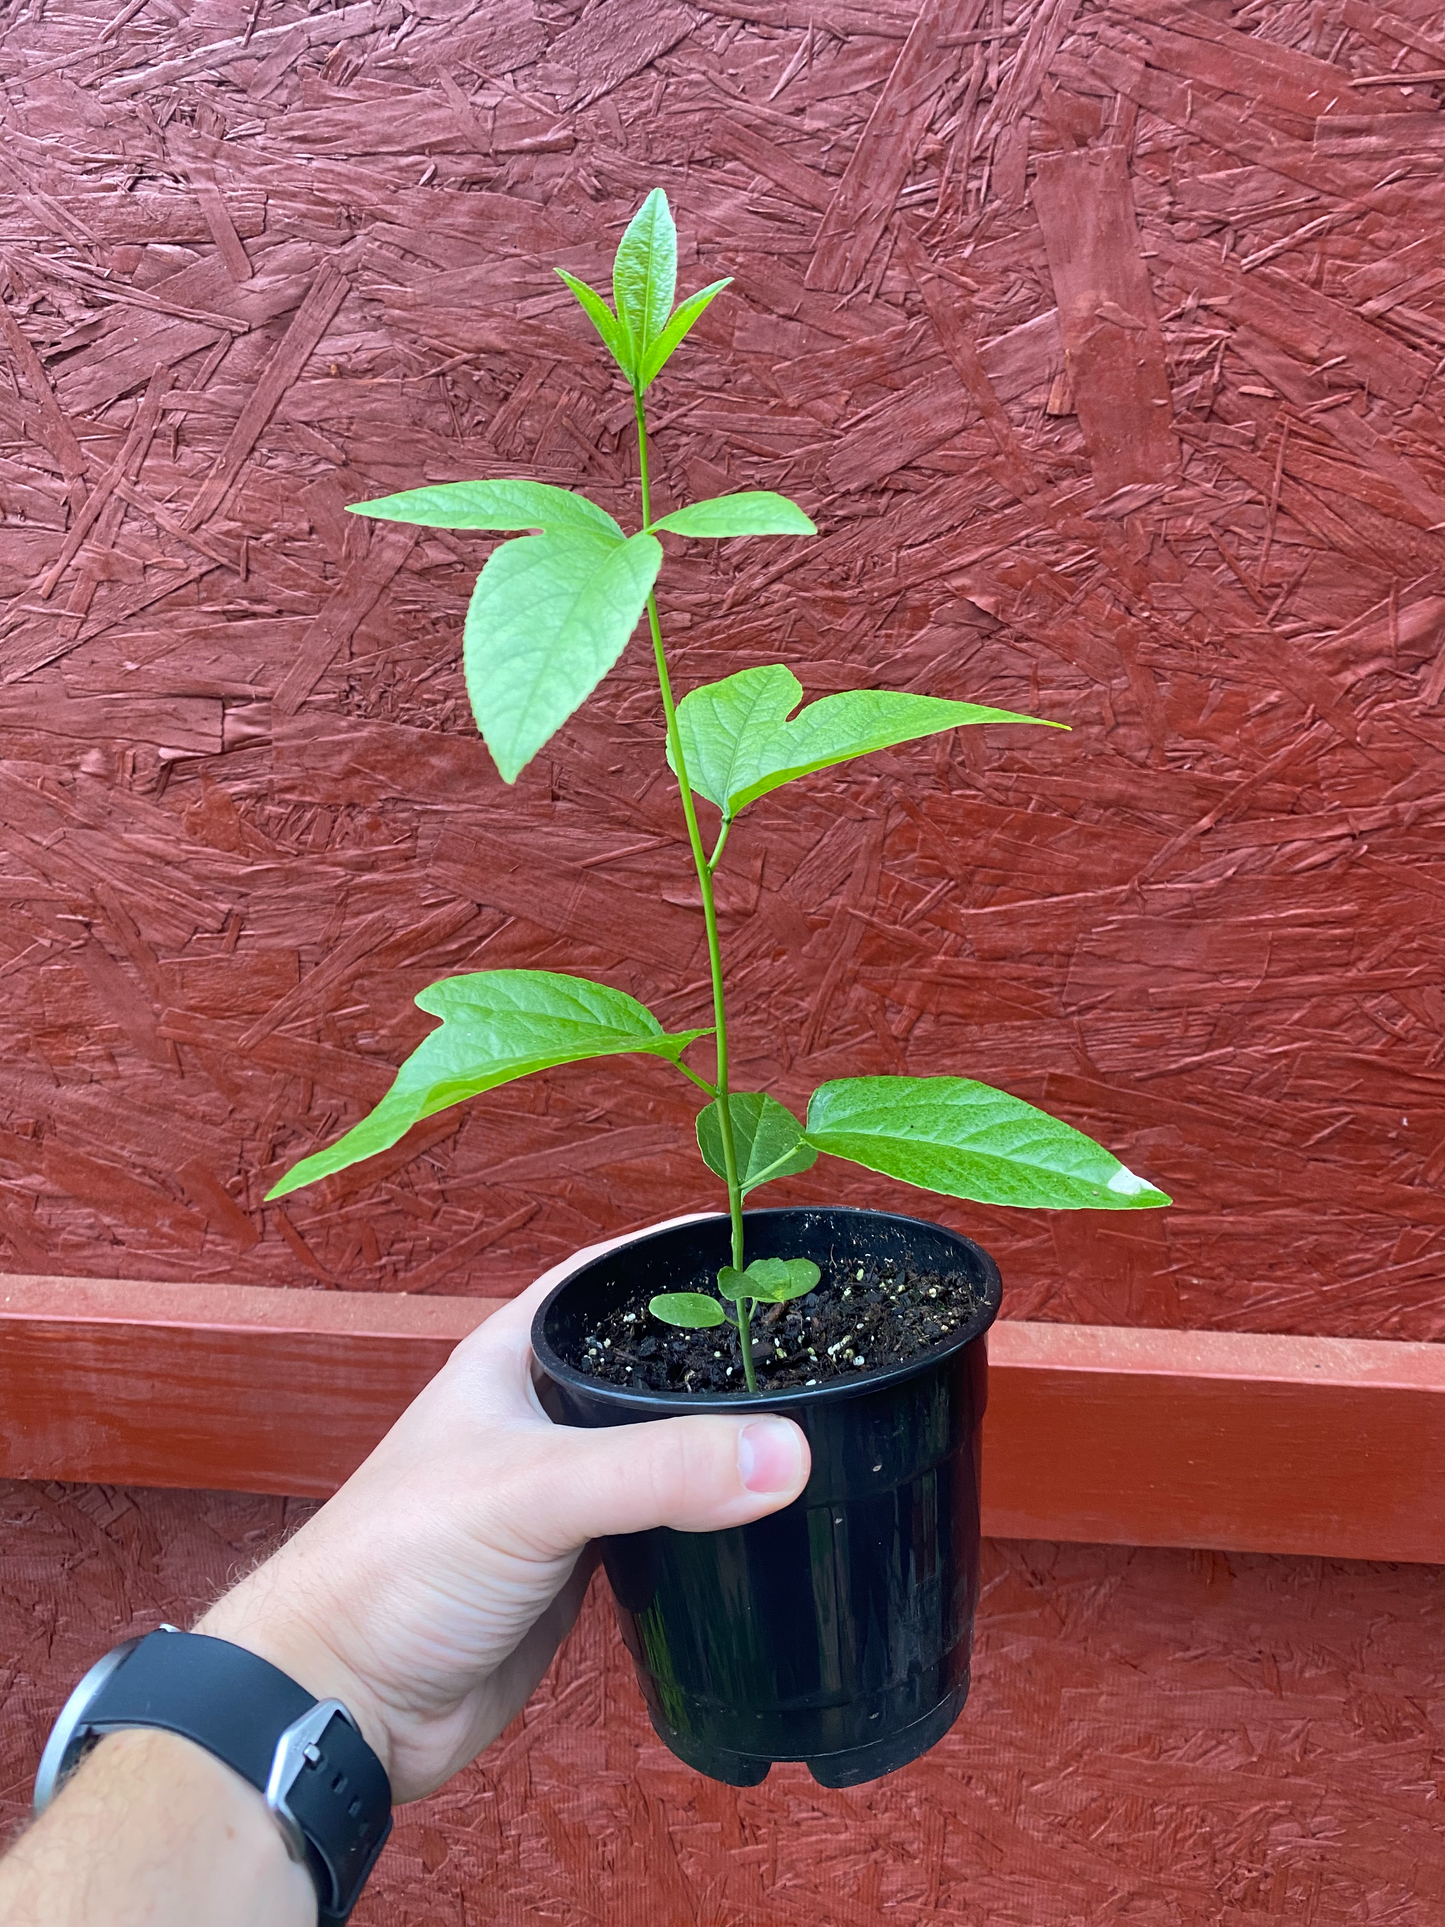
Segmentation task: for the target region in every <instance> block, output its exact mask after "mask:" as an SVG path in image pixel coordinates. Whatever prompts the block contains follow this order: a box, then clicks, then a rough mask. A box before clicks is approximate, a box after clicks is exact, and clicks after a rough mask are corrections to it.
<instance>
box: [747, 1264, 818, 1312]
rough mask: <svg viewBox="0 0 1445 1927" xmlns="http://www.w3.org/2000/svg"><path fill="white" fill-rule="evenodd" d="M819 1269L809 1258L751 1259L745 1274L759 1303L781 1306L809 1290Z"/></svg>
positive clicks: (814, 1282) (816, 1278)
mask: <svg viewBox="0 0 1445 1927" xmlns="http://www.w3.org/2000/svg"><path fill="white" fill-rule="evenodd" d="M822 1275H823V1274H822V1272H821V1271H819V1269H818V1267H817V1266H816V1265H815V1264H814V1263H813V1261H812V1259H811V1258H754V1259H753V1262H752V1263H751V1264H750V1265H749V1266H748V1269H747V1277H748V1280H749V1282H750V1283H751V1285H752V1295H753V1297H754V1298H756V1299H757V1301H758V1303H759V1304H763V1305H785V1304H786V1303H787V1302H788V1300H789V1299H790V1298H801V1297H803V1295H804V1294H805V1293H806V1292H810V1291H811V1290H812V1289H813V1287H814V1285H816V1284H817V1282H818V1280H819V1279H820V1278H821V1277H822Z"/></svg>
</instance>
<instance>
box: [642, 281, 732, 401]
mask: <svg viewBox="0 0 1445 1927" xmlns="http://www.w3.org/2000/svg"><path fill="white" fill-rule="evenodd" d="M731 285H732V276H731V275H728V276H727V277H726V278H725V279H724V280H722V281H714V282H713V283H712V285H711V286H710V287H706V288H699V289H698V291H697V293H696V294H690V295H689V296H688V297H687V299H686V301H680V302H679V303H678V305H677V307H676V309H675V310H674V312H673V316H672V319H671V320H670V321H669V322H668V324H667V326H666V327H665V328H664V329H663V331H662V333H661V334H660V335H659V336H658V337H657V339H656V341H654V342H653V344H652V346H651V347H650V348H649V349H648V351H647V353H646V354H645V355H644V356H643V359H642V386H643V387H644V388H650V387H651V386H652V384H653V382H655V381H656V380H657V377H658V376H659V375H660V374H661V373H662V370H663V369H664V368H665V367H666V366H667V364H668V362H669V361H671V359H672V356H673V351H674V350H675V349H676V348H678V347H679V346H680V345H681V344H682V342H683V341H684V340H685V339H686V337H687V336H688V335H690V334H691V333H692V327H693V323H694V322H695V321H696V320H697V318H698V316H699V315H700V314H701V313H702V311H703V309H704V308H705V307H706V306H707V305H708V303H709V302H710V301H711V300H712V299H713V297H714V296H715V295H719V294H721V293H722V291H723V289H724V288H727V287H730V286H731Z"/></svg>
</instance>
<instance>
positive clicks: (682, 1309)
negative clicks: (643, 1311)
mask: <svg viewBox="0 0 1445 1927" xmlns="http://www.w3.org/2000/svg"><path fill="white" fill-rule="evenodd" d="M647 1309H648V1310H649V1311H650V1312H651V1313H652V1315H653V1317H654V1318H660V1319H661V1320H662V1322H663V1324H664V1325H681V1326H682V1327H683V1329H684V1330H685V1331H694V1332H700V1331H709V1330H711V1328H712V1327H713V1326H714V1325H721V1324H724V1323H725V1322H726V1320H725V1317H724V1314H723V1308H722V1306H721V1305H720V1304H719V1303H718V1301H717V1300H716V1298H709V1297H708V1296H707V1294H706V1292H701V1291H664V1292H660V1293H659V1294H658V1296H657V1297H656V1298H649V1299H648V1301H647Z"/></svg>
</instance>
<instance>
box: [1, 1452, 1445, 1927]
mask: <svg viewBox="0 0 1445 1927" xmlns="http://www.w3.org/2000/svg"><path fill="white" fill-rule="evenodd" d="M303 1511H304V1508H302V1507H298V1506H297V1505H295V1504H294V1503H293V1504H290V1505H287V1504H285V1503H283V1502H282V1501H281V1500H270V1499H248V1498H242V1497H238V1496H237V1495H235V1494H179V1493H166V1494H160V1493H128V1492H124V1491H117V1490H115V1489H113V1488H105V1487H91V1488H80V1487H63V1486H16V1485H12V1486H8V1487H3V1488H0V1523H3V1530H4V1532H5V1535H6V1550H7V1556H6V1582H5V1588H4V1591H3V1594H0V1650H3V1651H4V1652H5V1654H6V1656H7V1663H8V1674H7V1679H8V1682H9V1684H8V1692H7V1697H6V1704H5V1713H4V1720H3V1726H0V1748H3V1755H4V1758H5V1760H6V1761H7V1773H6V1784H5V1791H4V1804H3V1814H4V1819H5V1820H7V1821H8V1820H10V1819H11V1818H12V1817H14V1818H18V1817H19V1815H20V1813H21V1811H22V1808H23V1803H24V1798H25V1793H26V1778H25V1776H26V1774H27V1773H28V1772H29V1771H30V1770H33V1762H34V1759H35V1757H36V1755H37V1754H38V1751H39V1747H40V1744H41V1741H42V1739H43V1737H44V1731H45V1728H46V1726H47V1724H48V1722H49V1720H50V1719H51V1718H52V1717H53V1716H54V1713H55V1711H56V1710H57V1708H58V1706H59V1704H60V1701H61V1699H62V1698H63V1696H64V1693H65V1691H66V1690H67V1687H68V1685H69V1683H70V1681H71V1680H72V1679H73V1678H74V1676H75V1675H76V1674H77V1673H78V1672H79V1671H80V1669H81V1668H82V1667H84V1666H85V1665H86V1664H88V1663H89V1661H90V1659H91V1658H92V1657H93V1656H94V1655H95V1653H96V1652H97V1651H98V1650H99V1649H100V1648H101V1647H103V1646H104V1645H105V1644H106V1642H107V1641H109V1640H110V1639H111V1638H113V1637H116V1636H118V1634H119V1633H120V1632H121V1631H125V1630H130V1629H132V1628H133V1629H134V1630H142V1629H144V1630H149V1628H150V1627H151V1626H153V1625H154V1624H155V1622H156V1620H157V1618H159V1617H161V1616H162V1615H164V1614H166V1613H170V1612H173V1611H177V1610H179V1609H181V1608H183V1607H185V1606H188V1605H193V1606H199V1605H201V1604H203V1603H204V1602H205V1601H206V1600H207V1598H208V1597H209V1596H210V1594H211V1591H212V1590H213V1589H215V1588H216V1587H218V1586H219V1585H220V1584H222V1583H223V1582H224V1580H225V1578H226V1576H227V1575H228V1573H230V1572H232V1571H234V1570H235V1569H236V1567H237V1566H238V1565H245V1564H248V1563H249V1562H250V1561H252V1560H254V1559H255V1558H256V1557H257V1556H259V1554H261V1553H262V1552H263V1551H264V1550H265V1549H266V1548H267V1546H268V1545H270V1544H271V1543H273V1541H274V1539H275V1537H276V1536H277V1535H278V1533H279V1532H280V1531H281V1530H282V1529H283V1528H284V1527H285V1525H286V1524H288V1523H294V1522H295V1520H296V1519H297V1518H298V1517H299V1516H300V1515H301V1513H302V1512H303ZM60 1570H64V1571H66V1572H67V1573H69V1574H70V1575H71V1576H72V1578H73V1580H74V1582H75V1583H74V1589H73V1590H72V1591H69V1592H67V1593H66V1594H64V1595H63V1596H57V1593H56V1590H55V1582H54V1576H55V1574H56V1572H57V1571H60ZM979 1627H980V1639H979V1649H978V1660H977V1666H976V1685H975V1688H974V1694H973V1698H972V1700H971V1701H970V1705H969V1708H968V1711H967V1712H966V1714H965V1715H964V1718H963V1721H962V1722H961V1723H960V1725H959V1726H958V1727H956V1728H955V1730H954V1733H953V1735H952V1736H951V1737H950V1739H949V1740H948V1741H947V1743H946V1744H945V1745H943V1746H942V1747H940V1748H938V1749H937V1750H936V1751H935V1752H934V1753H932V1754H931V1755H930V1756H929V1757H928V1759H927V1760H925V1761H923V1762H920V1763H919V1764H917V1765H915V1766H913V1767H910V1768H907V1769H905V1770H904V1772H903V1773H901V1774H900V1775H898V1776H897V1777H896V1778H895V1779H891V1780H888V1781H885V1782H883V1783H881V1784H878V1785H875V1786H873V1787H869V1788H862V1789H859V1790H857V1791H855V1792H850V1793H827V1792H824V1791H823V1790H822V1789H821V1788H819V1787H818V1786H816V1785H815V1784H814V1782H813V1781H812V1780H811V1779H810V1778H809V1777H808V1775H807V1773H806V1771H805V1770H804V1769H803V1768H801V1767H781V1768H775V1769H774V1771H773V1773H772V1775H771V1776H770V1777H769V1779H768V1780H767V1781H765V1782H764V1784H763V1785H762V1786H761V1787H759V1788H756V1789H753V1790H750V1791H747V1792H738V1791H736V1790H734V1789H731V1788H727V1787H721V1786H718V1785H716V1784H715V1783H714V1782H712V1781H706V1780H703V1779H700V1778H699V1776H698V1775H696V1774H694V1773H691V1772H689V1771H688V1770H687V1769H686V1768H684V1767H681V1766H679V1765H678V1764H677V1762H676V1761H674V1760H673V1759H672V1757H671V1755H670V1754H668V1753H667V1752H666V1751H665V1750H664V1749H663V1748H662V1746H661V1745H660V1744H659V1743H658V1742H657V1741H656V1740H655V1739H654V1737H653V1735H652V1731H651V1729H650V1728H649V1726H648V1724H647V1721H646V1717H645V1715H644V1714H643V1712H642V1710H641V1703H640V1701H639V1699H638V1696H637V1691H636V1687H635V1685H634V1683H633V1681H632V1678H631V1671H630V1666H629V1663H628V1661H627V1659H626V1656H625V1654H624V1653H623V1651H622V1648H621V1645H620V1642H619V1641H618V1639H617V1637H616V1633H615V1630H614V1628H613V1626H612V1624H611V1610H610V1607H609V1606H607V1604H606V1602H605V1601H604V1600H603V1599H602V1598H601V1596H600V1595H599V1592H598V1591H596V1590H594V1592H593V1594H592V1597H591V1600H590V1602H589V1605H588V1607H587V1609H586V1611H585V1613H584V1616H583V1619H582V1621H581V1623H580V1624H579V1626H578V1628H577V1630H576V1632H575V1633H574V1634H573V1636H572V1639H571V1641H570V1642H569V1644H568V1646H567V1648H566V1650H565V1651H564V1653H563V1655H562V1658H561V1661H560V1663H559V1665H558V1666H557V1667H555V1668H554V1669H553V1672H552V1673H551V1675H550V1676H549V1678H548V1679H547V1681H546V1682H545V1683H544V1685H543V1687H542V1689H541V1691H540V1692H539V1694H538V1696H537V1698H536V1699H535V1700H534V1701H533V1703H532V1705H531V1707H530V1708H529V1710H528V1712H527V1714H526V1716H525V1721H523V1722H518V1723H517V1724H516V1725H514V1726H513V1727H512V1728H511V1729H510V1730H509V1731H508V1733H507V1734H505V1735H504V1736H503V1738H502V1739H501V1740H500V1741H499V1742H498V1744H497V1746H496V1747H495V1748H494V1749H493V1750H492V1751H491V1752H490V1753H489V1754H488V1755H487V1756H486V1757H485V1758H484V1759H483V1760H482V1761H481V1762H480V1763H478V1765H476V1766H475V1767H473V1768H472V1769H471V1770H469V1771H468V1772H466V1773H463V1774H460V1775H459V1776H458V1777H457V1778H456V1780H454V1781H453V1782H452V1784H451V1785H450V1786H448V1787H447V1788H446V1789H445V1790H444V1791H443V1792H441V1793H440V1794H438V1795H437V1796H436V1797H435V1798H434V1799H432V1800H428V1801H425V1802H423V1803H421V1804H419V1805H417V1806H415V1807H411V1808H408V1809H404V1810H403V1811H402V1812H401V1814H400V1815H399V1818H398V1825H397V1832H396V1837H395V1841H394V1844H393V1845H392V1846H391V1847H390V1848H389V1849H388V1852H387V1856H386V1858H385V1859H384V1860H383V1862H382V1865H381V1868H380V1870H379V1872H378V1876H377V1879H376V1881H375V1882H374V1884H373V1887H372V1889H371V1891H370V1893H369V1894H368V1895H367V1896H365V1897H364V1898H363V1901H362V1903H361V1906H360V1907H359V1908H358V1910H357V1913H356V1916H355V1918H356V1923H357V1927H537V1924H538V1923H556V1924H557V1927H597V1924H598V1923H604V1922H605V1923H608V1927H795V1924H796V1923H798V1922H809V1923H815V1924H816V1927H879V1923H880V1922H885V1921H892V1922H898V1923H900V1927H904V1924H908V1923H913V1922H915V1921H926V1922H929V1923H930V1924H931V1927H978V1924H979V1923H980V1922H984V1921H987V1922H989V1923H1000V1927H1081V1923H1085V1922H1088V1923H1095V1922H1097V1923H1100V1924H1101V1927H1110V1924H1112V1923H1123V1922H1130V1923H1133V1922H1138V1923H1141V1924H1147V1927H1218V1924H1219V1923H1220V1922H1227V1923H1230V1924H1231V1927H1234V1923H1240V1924H1241V1927H1243V1924H1244V1923H1253V1922H1255V1921H1263V1920H1266V1919H1281V1920H1289V1921H1291V1922H1299V1923H1307V1924H1308V1927H1336V1924H1338V1927H1366V1923H1369V1924H1370V1927H1376V1924H1377V1923H1389V1927H1434V1924H1435V1923H1436V1922H1438V1920H1439V1918H1440V1912H1441V1907H1442V1905H1445V1831H1442V1829H1441V1825H1440V1817H1439V1816H1440V1809H1441V1800H1442V1797H1445V1783H1442V1776H1445V1730H1442V1725H1441V1713H1440V1708H1441V1703H1442V1689H1445V1668H1442V1660H1441V1654H1442V1651H1445V1595H1442V1593H1441V1589H1440V1585H1439V1581H1438V1577H1437V1575H1436V1574H1434V1573H1433V1572H1431V1571H1430V1570H1428V1569H1426V1568H1419V1567H1413V1568H1412V1567H1399V1566H1395V1567H1391V1566H1365V1565H1347V1564H1327V1563H1324V1562H1321V1561H1318V1560H1305V1559H1298V1560H1294V1559H1267V1558H1262V1557H1258V1556H1252V1555H1231V1556H1229V1557H1226V1556H1224V1555H1223V1554H1220V1553H1185V1552H1159V1551H1150V1552H1131V1551H1126V1550H1123V1549H1121V1548H1102V1547H1089V1546H1070V1547H1052V1546H1046V1545H1032V1544H1014V1545H1009V1546H1004V1545H1001V1544H998V1543H993V1544H990V1545H988V1546H986V1548H985V1570H984V1593H983V1602H982V1606H981V1609H980V1622H979Z"/></svg>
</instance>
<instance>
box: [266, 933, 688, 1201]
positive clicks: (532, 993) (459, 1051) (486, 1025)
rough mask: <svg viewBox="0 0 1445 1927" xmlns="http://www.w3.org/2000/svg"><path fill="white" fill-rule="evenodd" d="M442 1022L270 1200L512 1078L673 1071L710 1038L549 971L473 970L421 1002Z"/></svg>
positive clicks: (605, 988)
mask: <svg viewBox="0 0 1445 1927" xmlns="http://www.w3.org/2000/svg"><path fill="white" fill-rule="evenodd" d="M416 1001H417V1003H418V1004H419V1005H420V1006H421V1008H422V1009H423V1010H425V1011H427V1012H429V1013H430V1014H431V1015H432V1016H434V1017H440V1018H441V1020H442V1023H441V1028H440V1029H439V1030H434V1031H433V1032H432V1033H431V1035H430V1036H429V1037H425V1038H423V1039H422V1041H421V1043H420V1044H418V1046H417V1048H416V1049H415V1050H414V1051H413V1052H412V1054H411V1056H410V1057H408V1058H407V1060H406V1062H405V1063H404V1064H403V1065H402V1067H401V1069H400V1070H399V1071H398V1072H397V1074H396V1081H395V1082H394V1083H393V1085H392V1087H391V1089H390V1090H389V1091H388V1092H387V1094H386V1096H385V1097H384V1098H382V1100H381V1102H380V1103H379V1104H378V1105H377V1107H376V1109H375V1110H374V1111H372V1112H371V1113H370V1114H369V1116H367V1117H364V1118H363V1119H362V1120H361V1122H360V1123H359V1124H357V1125H355V1126H353V1128H352V1129H351V1130H349V1131H348V1132H347V1133H346V1135H345V1136H344V1137H342V1138H338V1140H337V1141H336V1143H335V1144H332V1145H330V1146H329V1147H328V1148H327V1149H326V1150H324V1151H317V1152H315V1153H314V1154H313V1155H312V1156H311V1157H309V1158H303V1159H302V1160H301V1162H300V1163H299V1164H297V1165H295V1166H293V1168H292V1169H291V1170H290V1171H288V1172H287V1173H286V1176H285V1177H284V1178H282V1180H281V1182H280V1183H279V1184H277V1185H276V1186H274V1187H273V1189H272V1190H271V1191H270V1192H269V1193H268V1196H270V1197H273V1198H280V1197H284V1196H285V1195H286V1193H287V1192H288V1191H295V1190H298V1189H299V1188H300V1187H301V1186H302V1185H303V1184H315V1182H316V1181H317V1179H318V1178H325V1177H329V1176H330V1175H331V1173H332V1172H333V1171H343V1170H345V1169H346V1167H347V1166H348V1165H351V1164H357V1163H359V1162H360V1161H361V1160H362V1159H363V1158H369V1157H374V1156H375V1154H376V1153H377V1152H378V1151H385V1150H387V1149H388V1148H389V1147H390V1146H391V1145H393V1144H395V1143H396V1142H397V1140H398V1139H399V1138H401V1137H403V1136H404V1135H405V1134H406V1132H408V1131H409V1130H410V1129H411V1127H412V1125H413V1124H418V1123H420V1122H421V1120H422V1119H423V1118H424V1117H432V1116H434V1115H435V1113H436V1112H438V1111H445V1110H447V1109H449V1107H450V1106H451V1105H453V1104H460V1103H461V1102H462V1100H463V1099H464V1098H468V1097H474V1096H475V1095H476V1094H477V1093H478V1092H479V1091H489V1090H492V1089H493V1088H494V1087H495V1086H496V1085H498V1084H507V1083H510V1082H511V1080H512V1079H513V1078H515V1077H526V1076H527V1075H529V1073H531V1072H532V1071H541V1070H548V1069H550V1068H551V1067H552V1066H553V1065H554V1064H571V1063H575V1062H577V1061H578V1060H579V1059H581V1058H584V1057H614V1056H616V1055H618V1054H619V1053H621V1052H623V1051H645V1052H648V1053H650V1054H652V1055H653V1056H658V1057H666V1058H669V1059H671V1060H672V1061H673V1062H674V1063H675V1062H676V1061H677V1060H678V1058H680V1057H681V1055H682V1053H683V1052H684V1051H685V1050H686V1049H687V1047H688V1045H689V1044H691V1043H693V1042H695V1040H696V1039H697V1038H699V1037H704V1036H706V1035H707V1034H708V1033H707V1032H706V1031H701V1030H685V1031H672V1032H668V1031H664V1030H663V1028H662V1026H661V1024H659V1023H658V1021H657V1019H656V1018H655V1017H654V1016H653V1014H652V1012H651V1011H650V1010H649V1009H648V1008H647V1006H646V1005H645V1004H640V1003H638V1001H637V999H636V998H635V997H629V996H628V995H627V993H626V992H625V991H622V990H613V989H612V988H611V987H610V986H609V985H607V984H594V983H590V982H589V981H588V980H587V979H586V978H585V977H564V976H562V975H560V974H559V973H558V972H555V971H550V970H479V971H476V972H474V973H472V974H471V975H469V976H465V977H444V978H443V979H442V980H441V982H440V983H435V984H429V985H428V986H427V988H426V989H425V990H423V991H422V992H421V993H420V995H419V996H418V997H417V1000H416Z"/></svg>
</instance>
